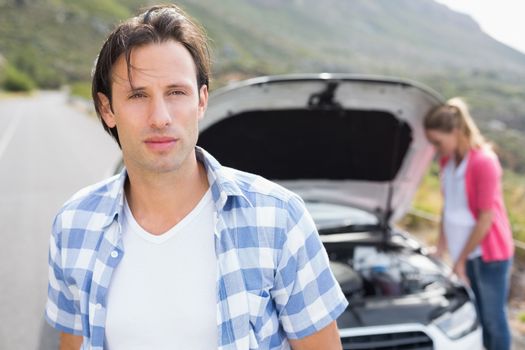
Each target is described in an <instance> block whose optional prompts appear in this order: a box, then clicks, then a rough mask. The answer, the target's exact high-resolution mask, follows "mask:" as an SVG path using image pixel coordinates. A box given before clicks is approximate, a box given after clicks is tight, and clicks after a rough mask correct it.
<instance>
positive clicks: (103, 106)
mask: <svg viewBox="0 0 525 350" xmlns="http://www.w3.org/2000/svg"><path fill="white" fill-rule="evenodd" d="M97 96H98V99H99V101H100V116H101V117H102V120H104V123H106V125H107V127H108V128H114V127H115V126H116V125H117V123H116V122H115V115H114V114H113V111H112V110H111V103H110V102H109V98H107V96H106V95H104V94H103V93H101V92H97Z"/></svg>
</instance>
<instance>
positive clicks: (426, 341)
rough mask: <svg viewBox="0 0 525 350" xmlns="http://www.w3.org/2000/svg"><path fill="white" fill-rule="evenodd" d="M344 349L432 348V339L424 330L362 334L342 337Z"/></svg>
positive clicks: (420, 349)
mask: <svg viewBox="0 0 525 350" xmlns="http://www.w3.org/2000/svg"><path fill="white" fill-rule="evenodd" d="M341 342H342V343H343V349H344V350H347V349H348V350H350V349H352V350H359V349H366V350H408V349H410V350H432V349H434V345H433V343H432V339H430V337H429V336H428V335H426V334H425V333H423V332H403V333H387V334H372V335H360V336H355V337H343V338H341Z"/></svg>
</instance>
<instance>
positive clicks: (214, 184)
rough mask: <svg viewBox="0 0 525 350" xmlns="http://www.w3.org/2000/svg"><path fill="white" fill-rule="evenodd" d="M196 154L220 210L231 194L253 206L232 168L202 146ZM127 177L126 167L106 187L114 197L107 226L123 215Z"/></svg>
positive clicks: (110, 195) (196, 150)
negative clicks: (222, 163) (224, 164)
mask: <svg viewBox="0 0 525 350" xmlns="http://www.w3.org/2000/svg"><path fill="white" fill-rule="evenodd" d="M195 154H196V156H197V160H199V161H200V162H202V163H203V164H204V167H205V168H206V172H207V175H208V182H209V184H210V188H211V193H212V196H213V201H214V202H215V206H216V207H217V209H218V210H219V211H221V210H222V209H223V208H224V206H225V205H226V202H227V201H228V197H231V196H238V197H242V198H243V199H244V200H245V201H246V202H247V203H248V205H249V206H253V205H252V203H251V202H250V201H249V200H248V198H246V196H245V194H244V192H243V191H242V190H241V188H240V187H239V185H238V184H237V182H236V181H235V175H234V173H233V172H232V171H231V170H232V169H230V168H227V167H223V166H222V165H221V164H220V163H219V162H218V161H217V160H216V159H215V158H214V157H213V156H212V155H211V154H209V153H208V152H207V151H205V150H204V149H203V148H201V147H198V146H196V147H195ZM127 177H128V173H127V171H126V168H123V169H122V170H121V172H120V173H119V174H118V175H116V176H115V181H110V182H109V183H108V185H107V187H106V188H105V190H106V191H107V192H106V193H107V196H108V197H111V198H114V201H113V206H112V207H111V210H110V211H109V216H108V220H107V222H106V226H109V225H111V223H112V222H113V221H114V220H117V221H118V220H119V218H120V217H122V213H123V210H124V185H125V184H126V179H127Z"/></svg>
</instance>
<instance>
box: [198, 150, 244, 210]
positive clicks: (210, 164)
mask: <svg viewBox="0 0 525 350" xmlns="http://www.w3.org/2000/svg"><path fill="white" fill-rule="evenodd" d="M195 153H196V156H197V160H199V161H200V162H202V163H203V164H204V167H205V168H206V172H207V174H208V182H209V184H210V188H211V193H212V196H213V201H214V202H215V205H216V207H217V209H218V210H219V211H221V210H222V209H223V208H224V206H225V205H226V202H227V201H228V198H229V197H232V196H238V197H242V198H243V199H244V200H245V201H246V203H248V205H249V206H253V205H252V203H251V202H250V201H249V200H248V198H246V195H245V194H244V192H243V191H242V189H241V188H240V187H239V185H238V182H237V181H236V179H235V173H234V172H233V171H232V169H231V168H228V167H224V166H222V165H221V164H220V163H219V162H218V161H217V160H216V159H215V158H214V157H213V156H212V155H211V154H209V153H208V152H206V151H205V150H204V149H203V148H201V147H198V146H197V147H195Z"/></svg>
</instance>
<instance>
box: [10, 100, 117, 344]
mask: <svg viewBox="0 0 525 350" xmlns="http://www.w3.org/2000/svg"><path fill="white" fill-rule="evenodd" d="M118 154H119V151H118V147H117V146H116V144H115V143H114V142H113V141H112V140H111V139H110V138H109V136H107V135H106V134H105V133H104V131H103V129H102V127H101V126H100V125H99V123H98V121H97V120H96V119H95V118H93V117H89V116H87V115H86V114H85V113H82V112H81V111H80V110H79V109H78V108H74V107H72V106H71V105H69V104H68V103H67V98H66V95H65V94H64V93H62V92H41V93H38V94H36V95H35V96H32V97H28V98H20V97H17V98H8V99H0V237H1V242H2V244H1V246H0V281H1V282H0V321H1V324H0V349H9V350H18V349H20V350H33V349H45V350H48V349H50V347H49V345H50V344H55V343H56V339H55V338H56V333H54V332H52V331H51V329H50V327H49V328H48V327H47V326H45V325H44V322H43V318H42V314H43V309H44V304H45V299H46V289H47V245H48V238H49V232H50V225H51V222H52V219H53V216H54V214H55V213H56V211H57V210H58V208H59V207H60V206H61V204H62V203H63V202H64V201H65V200H66V199H67V198H68V197H69V196H70V195H71V194H73V193H74V192H75V191H76V190H78V189H79V188H81V187H83V186H85V185H87V184H90V183H93V182H96V181H98V180H100V179H102V178H104V177H105V176H106V175H107V174H109V173H110V172H111V169H112V168H113V167H114V165H115V164H116V162H117V159H118Z"/></svg>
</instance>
